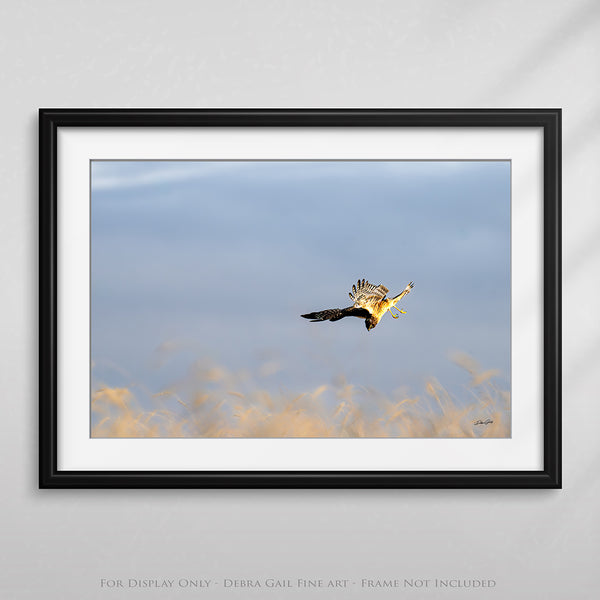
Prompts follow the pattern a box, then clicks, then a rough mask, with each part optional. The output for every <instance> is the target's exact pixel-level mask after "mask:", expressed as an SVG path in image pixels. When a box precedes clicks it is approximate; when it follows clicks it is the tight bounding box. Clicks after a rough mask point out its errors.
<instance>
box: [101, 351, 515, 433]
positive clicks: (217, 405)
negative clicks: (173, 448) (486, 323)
mask: <svg viewBox="0 0 600 600" xmlns="http://www.w3.org/2000/svg"><path fill="white" fill-rule="evenodd" d="M452 360H453V361H454V362H455V363H456V364H458V365H459V366H460V367H462V368H464V369H465V370H466V371H467V372H468V374H469V376H470V382H469V385H468V386H466V387H465V389H464V395H463V396H462V397H460V398H457V397H454V396H452V395H451V394H450V393H449V392H448V391H447V390H446V389H445V388H444V387H443V385H442V383H440V382H439V381H437V380H436V379H434V378H431V379H429V380H428V381H426V382H425V383H424V386H423V390H422V391H421V392H420V393H419V394H416V395H411V394H408V393H403V392H401V391H397V392H394V393H393V394H392V395H385V394H381V393H379V392H378V391H377V390H374V389H368V388H363V387H359V386H356V385H353V384H352V383H349V382H348V381H346V380H345V379H344V378H338V380H337V381H336V382H335V383H334V384H328V385H321V386H319V387H317V388H316V389H313V390H310V391H307V392H304V393H298V394H290V393H289V392H280V393H277V394H273V393H272V392H267V391H265V390H262V389H259V387H254V388H252V390H251V391H250V392H245V393H241V392H240V391H237V390H239V389H240V386H239V381H238V380H237V378H236V377H235V376H234V375H231V374H228V373H227V372H226V371H225V370H224V369H221V368H217V367H212V368H208V369H202V370H199V372H198V373H197V377H196V379H195V383H194V386H193V388H192V389H189V390H187V391H186V392H185V394H182V392H181V391H180V390H178V391H175V390H168V389H167V390H163V391H160V392H158V393H155V394H153V395H152V404H153V406H152V407H151V408H147V407H143V406H142V403H141V402H140V401H139V399H138V398H136V393H135V389H130V388H126V387H120V388H116V387H105V386H102V387H98V388H97V389H95V390H94V391H93V394H92V412H93V427H92V437H109V438H115V437H117V438H124V437H142V438H144V437H166V438H181V437H186V438H214V437H217V438H227V437H239V438H289V437H322V438H336V437H340V438H341V437H376V438H382V437H384V438H385V437H408V438H456V437H488V438H489V437H495V438H502V437H510V392H509V391H507V390H502V389H499V388H498V386H497V385H496V383H495V377H496V375H497V374H498V373H497V372H496V371H494V370H487V371H483V370H482V369H481V368H480V367H479V365H478V364H477V363H476V361H474V360H473V359H472V358H470V357H468V356H466V355H455V356H453V357H452ZM247 388H248V386H247V385H246V386H245V389H247Z"/></svg>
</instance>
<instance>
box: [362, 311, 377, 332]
mask: <svg viewBox="0 0 600 600" xmlns="http://www.w3.org/2000/svg"><path fill="white" fill-rule="evenodd" d="M377 323H379V321H378V320H377V319H375V318H374V317H373V316H372V315H371V316H370V317H367V318H366V319H365V327H366V328H367V331H371V329H373V327H375V325H377Z"/></svg>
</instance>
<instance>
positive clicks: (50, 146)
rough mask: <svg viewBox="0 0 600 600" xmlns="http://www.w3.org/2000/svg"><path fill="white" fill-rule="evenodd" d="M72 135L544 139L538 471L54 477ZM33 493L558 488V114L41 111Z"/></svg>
mask: <svg viewBox="0 0 600 600" xmlns="http://www.w3.org/2000/svg"><path fill="white" fill-rule="evenodd" d="M69 127H87V128H95V127H146V128H157V127H294V128H295V127H350V128H357V127H439V128H444V127H465V128H469V127H491V128H495V127H500V128H521V127H529V128H531V127H535V128H541V129H542V130H543V224H542V227H543V456H544V460H543V463H544V466H543V470H541V471H424V472H415V471H393V472H390V471H385V472H379V471H352V472H346V471H327V472H322V471H305V472H297V471H277V472H273V471H224V472H215V471H60V470H59V469H58V467H57V465H58V460H57V458H58V456H57V453H58V432H57V393H58V390H57V359H58V355H57V342H58V340H57V335H58V329H57V277H58V276H59V273H58V265H57V242H58V235H59V232H58V231H57V165H58V152H57V138H58V132H59V130H60V129H61V128H69ZM39 486H40V488H560V487H561V110H560V109H427V110H421V109H360V110H359V109H350V110H346V109H339V110H338V109H327V110H315V109H285V110H279V109H277V110H275V109H226V110H225V109H218V110H212V109H46V108H44V109H40V111H39Z"/></svg>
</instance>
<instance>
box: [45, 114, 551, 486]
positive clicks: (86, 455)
mask: <svg viewBox="0 0 600 600" xmlns="http://www.w3.org/2000/svg"><path fill="white" fill-rule="evenodd" d="M39 124H40V248H39V252H40V254H39V260H40V300H39V307H40V315H39V319H40V362H39V369H40V394H39V399H40V479H39V484H40V487H43V488H63V487H64V488H99V487H113V488H134V487H135V488H208V487H217V488H235V487H319V488H326V487H327V488H342V487H343V488H362V487H385V488H411V487H420V488H467V487H468V488H478V487H479V488H558V487H560V486H561V434H560V402H561V313H560V310H561V291H560V285H561V273H560V269H561V235H560V227H561V216H560V202H561V201H560V194H561V111H560V110H559V109H460V110H455V109H431V110H416V109H411V110H404V109H402V110H388V109H385V110H379V109H377V110H371V109H361V110H355V109H352V110H312V109H311V110H308V109H302V110H287V109H286V110H273V109H265V110H262V109H252V110H238V109H231V110H197V109H192V110H184V109H173V110H167V109H157V110H151V109H140V110H137V109H123V110H121V109H41V110H40V121H39Z"/></svg>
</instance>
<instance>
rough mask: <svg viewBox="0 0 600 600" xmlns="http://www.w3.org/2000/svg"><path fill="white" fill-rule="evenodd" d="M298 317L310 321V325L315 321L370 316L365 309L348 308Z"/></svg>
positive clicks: (320, 311) (328, 309)
mask: <svg viewBox="0 0 600 600" xmlns="http://www.w3.org/2000/svg"><path fill="white" fill-rule="evenodd" d="M300 316H301V317H304V318H305V319H310V320H311V323H316V322H317V321H339V320H340V319H343V318H344V317H360V318H362V319H366V318H367V317H368V316H370V313H369V311H368V310H367V309H366V308H356V307H355V306H349V307H348V308H327V309H326V310H319V311H317V312H312V313H308V314H306V315H300Z"/></svg>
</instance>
